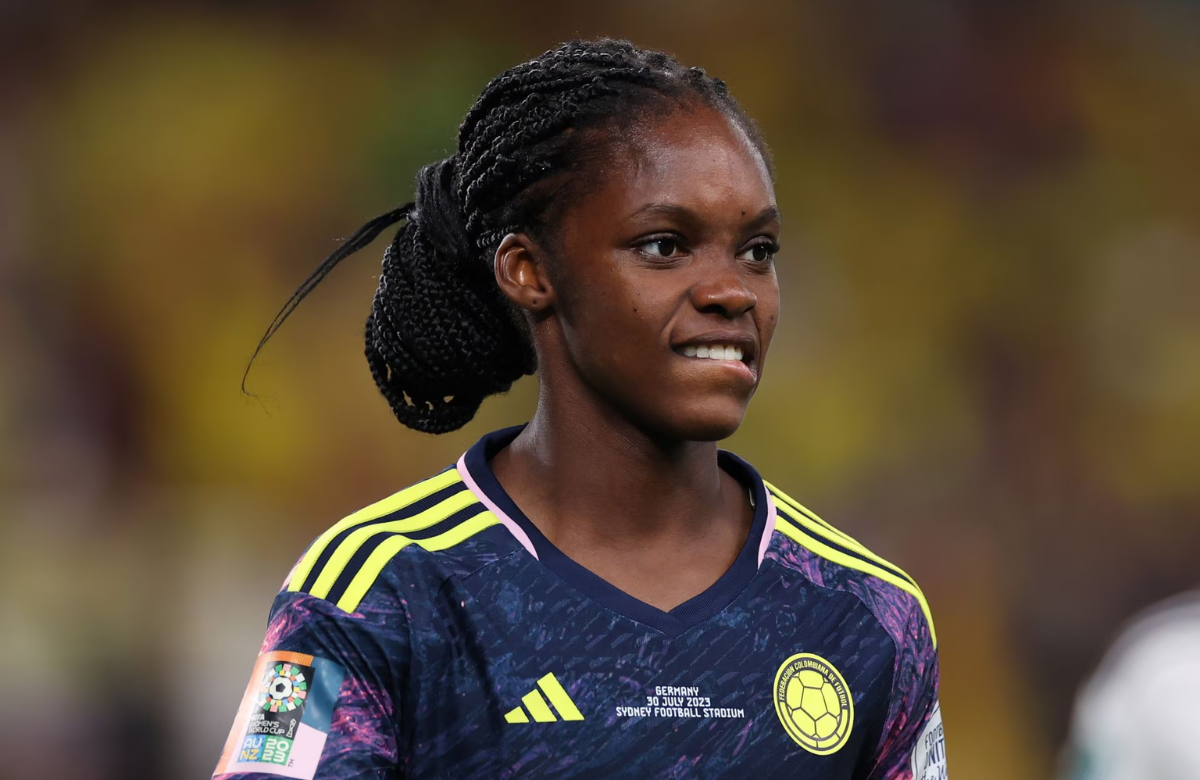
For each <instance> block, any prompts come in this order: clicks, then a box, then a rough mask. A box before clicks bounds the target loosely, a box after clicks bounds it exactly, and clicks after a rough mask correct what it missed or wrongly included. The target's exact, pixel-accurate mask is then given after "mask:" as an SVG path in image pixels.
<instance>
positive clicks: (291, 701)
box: [258, 663, 308, 712]
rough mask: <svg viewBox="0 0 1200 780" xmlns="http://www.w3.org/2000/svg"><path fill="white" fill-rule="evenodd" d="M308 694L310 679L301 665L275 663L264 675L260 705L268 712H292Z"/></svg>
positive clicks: (259, 695) (259, 696) (259, 697)
mask: <svg viewBox="0 0 1200 780" xmlns="http://www.w3.org/2000/svg"><path fill="white" fill-rule="evenodd" d="M307 696H308V680H307V679H306V678H305V676H304V672H302V671H300V668H299V667H296V666H293V665H292V664H283V663H280V664H275V666H273V667H270V668H268V669H267V673H266V674H265V675H263V686H262V689H261V690H260V691H259V692H258V705H259V706H260V707H262V708H263V709H264V710H266V711H267V712H291V711H292V710H294V709H296V708H297V707H299V706H300V705H301V704H303V703H304V699H305V697H307Z"/></svg>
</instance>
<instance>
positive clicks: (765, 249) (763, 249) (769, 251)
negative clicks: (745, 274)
mask: <svg viewBox="0 0 1200 780" xmlns="http://www.w3.org/2000/svg"><path fill="white" fill-rule="evenodd" d="M778 251H779V244H778V243H777V242H775V241H762V242H760V243H757V244H755V245H754V246H752V247H750V248H749V249H747V250H746V251H745V252H742V253H741V254H740V255H738V257H743V258H746V259H748V260H750V261H752V262H755V263H765V262H767V261H768V260H770V259H771V258H773V257H774V256H775V253H777V252H778ZM747 255H748V256H749V257H747Z"/></svg>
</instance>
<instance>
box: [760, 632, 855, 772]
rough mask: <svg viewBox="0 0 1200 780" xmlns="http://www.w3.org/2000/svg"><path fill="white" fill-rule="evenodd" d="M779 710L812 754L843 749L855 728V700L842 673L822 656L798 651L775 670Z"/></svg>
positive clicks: (789, 729)
mask: <svg viewBox="0 0 1200 780" xmlns="http://www.w3.org/2000/svg"><path fill="white" fill-rule="evenodd" d="M775 713H776V714H777V715H778V716H779V720H780V722H782V723H783V728H784V730H785V731H787V733H788V736H790V737H791V738H792V739H793V740H795V742H796V743H797V744H798V745H800V746H801V747H803V748H804V749H805V750H807V751H809V752H810V753H816V754H817V755H822V756H823V755H828V754H830V753H833V752H836V751H837V750H839V749H841V747H842V746H843V745H845V744H846V741H847V740H848V739H849V738H850V730H851V729H852V728H853V727H854V699H853V698H852V697H851V696H850V689H849V688H848V687H847V686H846V681H845V680H844V679H843V678H842V675H841V673H840V672H838V670H837V669H835V668H834V666H833V664H831V663H829V662H828V661H826V660H825V659H824V658H822V657H821V656H819V655H813V654H812V653H797V654H796V655H793V656H792V657H791V658H789V659H787V660H786V661H784V662H783V665H782V666H780V667H779V671H778V672H776V673H775Z"/></svg>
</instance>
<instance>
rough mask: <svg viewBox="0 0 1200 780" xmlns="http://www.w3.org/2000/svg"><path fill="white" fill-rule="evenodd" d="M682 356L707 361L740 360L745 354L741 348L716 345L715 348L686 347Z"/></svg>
mask: <svg viewBox="0 0 1200 780" xmlns="http://www.w3.org/2000/svg"><path fill="white" fill-rule="evenodd" d="M683 354H684V355H686V356H688V357H696V358H707V359H708V360H741V359H742V356H743V355H745V352H743V351H742V348H741V347H731V346H724V345H721V344H718V345H716V346H701V347H695V346H690V345H689V346H686V347H684V348H683Z"/></svg>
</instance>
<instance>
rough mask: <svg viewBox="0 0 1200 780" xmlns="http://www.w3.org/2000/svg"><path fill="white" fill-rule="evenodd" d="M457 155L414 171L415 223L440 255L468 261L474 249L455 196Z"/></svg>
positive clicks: (460, 206)
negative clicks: (415, 183) (415, 175)
mask: <svg viewBox="0 0 1200 780" xmlns="http://www.w3.org/2000/svg"><path fill="white" fill-rule="evenodd" d="M457 179H458V158H457V156H455V155H451V156H450V157H447V158H446V159H444V160H439V161H438V162H435V163H431V164H429V165H426V166H425V167H424V168H422V169H421V170H420V172H419V173H417V199H416V213H415V214H413V215H411V216H410V218H409V219H410V220H412V221H415V222H416V223H417V227H418V229H419V230H420V231H421V232H423V233H424V234H425V235H426V236H427V237H428V239H429V242H430V244H432V247H433V250H434V251H435V252H436V253H437V254H438V255H439V256H441V257H447V258H452V259H453V260H455V261H457V262H458V263H460V264H463V265H469V264H470V263H469V261H470V260H471V258H472V256H473V254H474V252H473V251H472V245H471V240H470V238H468V236H467V227H466V219H465V216H464V214H463V207H462V201H461V200H460V199H459V197H458V186H457Z"/></svg>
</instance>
